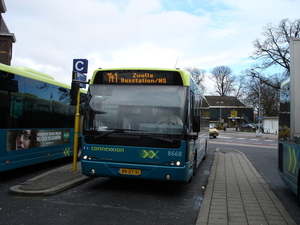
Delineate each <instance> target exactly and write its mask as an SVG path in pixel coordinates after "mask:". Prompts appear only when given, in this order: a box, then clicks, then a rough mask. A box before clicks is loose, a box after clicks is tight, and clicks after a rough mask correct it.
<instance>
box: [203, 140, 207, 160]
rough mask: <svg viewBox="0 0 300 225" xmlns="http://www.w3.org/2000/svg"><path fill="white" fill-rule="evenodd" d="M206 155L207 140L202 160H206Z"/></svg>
mask: <svg viewBox="0 0 300 225" xmlns="http://www.w3.org/2000/svg"><path fill="white" fill-rule="evenodd" d="M206 153H207V140H206V141H205V150H204V156H203V159H202V160H205V159H206Z"/></svg>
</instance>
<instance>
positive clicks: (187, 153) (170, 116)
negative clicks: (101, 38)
mask: <svg viewBox="0 0 300 225" xmlns="http://www.w3.org/2000/svg"><path fill="white" fill-rule="evenodd" d="M87 96H88V97H87V102H86V110H85V115H84V124H83V141H82V144H83V146H82V159H81V163H82V172H83V174H85V175H88V176H108V177H134V178H142V179H154V180H166V181H180V182H188V181H190V180H191V178H192V175H193V174H194V173H195V172H196V169H197V167H198V166H199V164H200V162H201V161H202V160H203V159H204V158H205V154H206V151H207V146H208V121H202V116H201V115H202V111H201V108H202V105H203V104H205V103H206V100H205V98H204V97H203V95H202V93H201V91H200V90H199V88H198V86H197V85H196V83H195V81H194V80H193V79H192V76H191V75H190V73H189V72H187V71H183V70H179V69H153V68H114V69H98V70H96V71H95V72H94V74H93V76H92V78H91V81H90V85H89V90H88V94H87ZM196 109H198V110H196ZM199 109H200V110H199ZM200 126H201V127H202V128H201V129H200Z"/></svg>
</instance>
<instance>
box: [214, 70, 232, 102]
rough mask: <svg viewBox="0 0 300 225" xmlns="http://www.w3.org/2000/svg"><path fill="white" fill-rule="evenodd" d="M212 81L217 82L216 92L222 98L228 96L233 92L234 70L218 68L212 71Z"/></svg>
mask: <svg viewBox="0 0 300 225" xmlns="http://www.w3.org/2000/svg"><path fill="white" fill-rule="evenodd" d="M211 73H212V80H213V81H214V82H215V90H216V92H217V93H218V94H219V95H220V96H227V95H229V94H230V93H232V92H233V91H235V88H234V80H235V78H234V76H233V75H232V70H231V69H230V68H229V67H227V66H217V67H215V68H213V69H212V71H211Z"/></svg>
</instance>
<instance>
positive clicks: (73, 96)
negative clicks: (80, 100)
mask: <svg viewBox="0 0 300 225" xmlns="http://www.w3.org/2000/svg"><path fill="white" fill-rule="evenodd" d="M79 88H80V87H79V82H76V81H72V84H71V90H70V96H71V102H70V105H75V106H76V105H77V95H78V91H79Z"/></svg>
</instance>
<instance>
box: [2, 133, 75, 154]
mask: <svg viewBox="0 0 300 225" xmlns="http://www.w3.org/2000/svg"><path fill="white" fill-rule="evenodd" d="M7 143H8V145H7V151H12V150H23V149H28V148H38V147H48V146H54V145H60V144H68V143H70V129H42V130H33V129H29V130H9V131H8V132H7Z"/></svg>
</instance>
